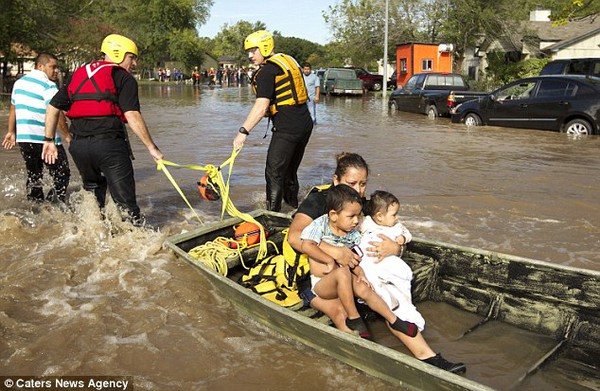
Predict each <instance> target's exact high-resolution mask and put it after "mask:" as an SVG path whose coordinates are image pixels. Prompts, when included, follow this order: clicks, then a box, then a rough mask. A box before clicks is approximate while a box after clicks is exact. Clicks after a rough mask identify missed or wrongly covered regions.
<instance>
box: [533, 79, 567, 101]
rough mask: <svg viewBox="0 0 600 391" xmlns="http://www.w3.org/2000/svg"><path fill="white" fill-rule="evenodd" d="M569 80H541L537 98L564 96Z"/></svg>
mask: <svg viewBox="0 0 600 391" xmlns="http://www.w3.org/2000/svg"><path fill="white" fill-rule="evenodd" d="M568 84H569V82H567V81H564V80H542V81H541V82H540V89H539V90H538V93H537V97H538V98H561V97H563V96H565V91H566V90H567V86H568Z"/></svg>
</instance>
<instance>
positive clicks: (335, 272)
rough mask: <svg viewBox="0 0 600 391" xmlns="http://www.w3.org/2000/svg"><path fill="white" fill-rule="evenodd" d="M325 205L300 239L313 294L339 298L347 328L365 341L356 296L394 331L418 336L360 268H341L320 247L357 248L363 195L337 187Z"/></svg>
mask: <svg viewBox="0 0 600 391" xmlns="http://www.w3.org/2000/svg"><path fill="white" fill-rule="evenodd" d="M326 205H327V210H328V213H327V214H326V215H323V216H321V217H319V218H317V219H315V220H314V221H313V222H312V223H310V224H309V225H308V226H307V227H306V228H304V230H303V231H302V234H301V236H300V237H301V239H302V252H303V253H305V254H306V255H308V257H309V263H310V274H311V276H310V277H311V286H312V291H313V293H314V294H315V295H317V296H319V297H322V298H324V299H335V298H339V299H340V301H341V302H342V305H343V307H344V310H345V311H346V313H347V316H348V317H347V319H346V326H347V327H348V329H350V330H352V331H354V332H357V333H358V334H359V335H360V336H361V337H363V338H369V337H370V334H369V331H368V329H367V327H366V325H365V323H364V321H363V320H362V318H361V317H360V314H359V313H358V310H357V308H356V305H355V303H354V295H356V296H357V297H359V298H360V299H362V300H363V301H364V302H365V303H366V304H367V305H368V306H369V307H370V308H371V309H372V310H373V311H375V312H377V313H378V314H380V315H381V316H383V317H384V318H385V320H386V321H387V322H388V324H389V325H390V327H392V328H393V329H394V330H397V331H400V332H402V333H405V334H406V333H415V334H416V332H417V330H416V329H414V330H411V329H410V327H411V325H412V324H410V323H408V322H404V321H402V320H401V319H399V318H398V317H397V316H396V315H394V313H392V311H391V310H390V308H389V307H388V306H387V304H386V303H385V302H384V301H383V300H382V299H381V297H379V296H378V295H377V294H376V293H375V291H373V289H372V288H371V285H370V284H369V283H368V281H367V280H366V278H365V275H364V272H363V270H362V268H361V267H360V266H356V267H354V268H353V269H350V268H349V267H348V266H341V265H339V264H337V263H336V261H335V259H334V258H333V257H331V256H330V255H328V254H327V253H325V252H324V251H323V250H321V248H320V247H319V244H320V243H321V241H323V242H326V243H329V244H331V245H335V246H347V247H350V248H353V247H357V245H358V244H359V243H360V238H361V234H360V231H358V229H357V228H358V226H359V222H360V216H361V210H362V200H361V197H360V195H359V194H358V193H357V192H356V190H354V189H353V188H351V187H350V186H347V185H337V186H335V187H333V188H331V189H330V190H329V193H328V194H327V200H326ZM413 336H414V334H413Z"/></svg>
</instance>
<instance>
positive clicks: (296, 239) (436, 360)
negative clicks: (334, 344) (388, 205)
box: [288, 152, 465, 373]
mask: <svg viewBox="0 0 600 391" xmlns="http://www.w3.org/2000/svg"><path fill="white" fill-rule="evenodd" d="M336 161H337V164H336V169H335V172H334V174H333V181H332V184H329V185H325V186H318V187H314V188H313V189H311V191H310V192H309V194H308V196H307V197H306V198H305V199H304V201H302V203H301V204H300V206H299V207H298V210H297V211H296V213H295V214H294V218H293V220H292V224H291V225H290V229H289V234H288V242H289V244H290V245H291V246H292V247H293V248H294V250H296V251H298V252H301V249H302V240H301V238H300V237H301V234H302V231H303V230H304V228H306V227H307V226H308V225H309V224H310V223H312V222H313V220H315V219H317V218H318V217H320V216H322V215H324V214H326V213H327V211H326V210H325V209H326V206H325V205H326V203H325V201H326V199H327V193H328V190H329V188H330V187H331V186H332V185H338V184H345V185H348V186H350V187H352V188H353V189H355V190H356V191H357V192H358V193H359V194H360V196H361V197H363V198H364V196H365V192H366V189H367V179H368V176H369V166H368V165H367V163H366V162H365V160H364V159H363V158H362V156H360V155H358V154H356V153H347V152H342V153H341V154H339V155H337V156H336ZM379 238H380V240H381V241H380V242H371V243H370V244H371V247H369V248H367V254H368V255H369V256H372V257H376V258H378V259H380V260H381V259H384V258H386V257H388V256H391V255H398V256H400V255H402V251H403V246H402V245H400V244H398V243H396V242H395V241H394V240H392V239H390V238H389V237H387V236H385V235H379ZM321 249H322V250H323V251H324V252H326V253H327V254H328V255H329V256H331V257H333V258H334V259H335V260H336V261H337V263H339V264H341V265H343V266H349V267H350V268H352V267H354V266H356V265H358V263H359V262H360V259H361V258H360V256H359V255H358V254H355V253H354V252H352V251H351V250H350V249H349V248H348V247H336V246H333V245H329V244H327V243H321ZM317 261H324V262H326V261H327V260H317ZM306 293H308V295H307V294H306ZM303 296H304V298H305V301H306V302H308V303H310V306H311V307H313V308H315V309H317V310H319V311H321V312H323V313H324V314H325V315H327V316H328V317H329V318H331V320H332V321H333V323H334V324H335V326H336V327H337V328H338V329H339V330H342V331H345V332H348V333H350V332H352V331H351V330H350V329H349V328H348V326H347V325H346V319H347V317H348V315H347V314H346V312H345V310H344V307H343V305H342V303H341V301H340V299H339V298H336V299H324V298H321V297H316V296H314V295H310V293H309V291H308V292H307V291H305V292H303ZM388 329H389V330H390V332H392V334H394V335H395V336H396V337H397V338H398V339H399V340H400V341H401V342H402V343H403V344H404V345H405V346H406V347H407V348H408V349H409V350H410V352H411V353H412V354H413V355H414V356H415V357H416V358H417V359H419V360H422V361H424V362H426V363H428V364H431V365H434V366H436V367H438V368H442V369H444V370H447V371H450V372H454V373H459V372H464V371H465V366H464V364H462V363H452V362H449V361H447V360H446V359H444V358H443V357H442V356H441V355H440V354H439V353H438V354H436V353H435V352H434V351H433V350H432V349H431V347H430V346H429V344H427V341H425V338H423V335H422V334H421V332H420V331H419V332H418V333H417V335H415V336H414V337H409V336H408V335H406V334H404V333H402V332H400V331H397V330H394V329H392V328H391V327H389V325H388Z"/></svg>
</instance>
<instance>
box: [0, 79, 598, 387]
mask: <svg viewBox="0 0 600 391" xmlns="http://www.w3.org/2000/svg"><path fill="white" fill-rule="evenodd" d="M140 88H141V94H142V99H143V101H142V111H143V114H144V116H145V119H146V121H147V123H148V125H149V127H150V129H151V132H152V134H153V136H154V138H155V140H156V142H157V144H158V145H159V147H160V148H161V149H162V151H163V152H164V153H165V156H166V159H168V160H172V161H175V162H178V163H184V164H201V165H203V164H209V163H211V164H220V163H221V162H223V161H224V160H226V159H227V158H228V157H229V155H230V154H231V148H232V142H233V138H234V137H235V135H236V132H237V129H238V128H239V126H240V124H241V123H242V122H243V120H244V118H245V115H246V114H247V112H248V110H249V108H250V106H251V104H252V101H253V100H252V95H251V93H250V91H249V90H248V89H247V88H245V87H244V88H238V87H231V88H213V89H208V88H206V87H202V88H194V87H192V86H188V85H177V86H166V85H151V86H147V85H145V86H141V87H140ZM317 115H318V121H319V125H318V126H316V127H315V130H314V133H313V136H312V139H311V142H310V144H309V146H308V149H307V152H306V156H305V159H304V161H303V164H302V166H301V168H300V171H299V177H300V181H301V186H302V189H303V190H304V191H306V190H308V189H309V188H310V186H312V185H314V184H318V183H323V182H326V181H329V180H330V178H331V175H332V172H333V169H334V164H335V162H334V155H335V154H336V153H339V152H341V151H355V152H358V153H360V154H362V155H363V156H364V157H365V159H366V160H367V162H369V164H370V168H371V176H370V181H369V192H370V191H374V190H375V189H386V190H389V191H391V192H393V193H394V194H396V195H397V196H398V198H399V199H400V201H401V204H402V207H401V215H402V217H403V219H404V221H405V224H406V225H407V226H408V227H409V228H410V230H411V231H412V232H413V234H414V235H415V236H420V237H425V238H428V239H434V240H441V241H444V242H449V243H456V244H461V245H466V246H472V247H480V248H485V249H489V250H494V251H499V252H505V253H511V254H516V255H520V256H524V257H531V258H536V259H541V260H545V261H548V262H554V263H560V264H565V265H572V266H576V267H586V268H590V269H595V270H600V255H598V254H600V241H599V240H598V234H599V232H600V210H599V209H600V207H599V203H598V199H599V196H600V185H599V182H598V180H597V177H598V172H599V171H598V170H599V169H600V155H599V154H598V150H599V147H600V138H599V137H597V136H593V137H584V138H571V137H567V136H566V135H564V134H559V133H553V132H542V131H534V130H521V129H502V128H486V127H484V128H473V129H469V128H466V127H464V126H462V125H453V124H451V123H450V122H449V120H447V119H444V118H440V119H438V120H435V121H431V120H429V119H427V117H425V116H420V115H413V114H407V113H388V110H387V105H386V104H385V102H383V101H382V100H381V99H379V98H375V97H374V96H373V95H367V96H364V97H352V98H350V97H348V98H346V97H326V98H325V99H324V101H323V103H322V104H320V105H319V106H318V114H317ZM0 128H2V129H6V112H5V111H4V112H2V114H0ZM265 130H266V122H263V123H261V124H259V125H258V126H257V128H256V129H254V131H253V132H252V134H251V136H250V137H249V138H248V144H247V145H246V146H245V147H244V149H243V150H242V152H241V153H240V155H239V156H238V158H237V160H236V163H235V166H234V172H233V176H232V178H231V189H232V198H233V200H234V202H235V204H236V206H237V207H238V209H240V210H242V211H248V210H251V209H255V208H257V207H261V206H262V205H263V204H264V163H265V156H266V150H267V145H268V142H269V138H268V137H267V138H266V139H265V138H263V135H264V134H265ZM132 142H133V149H134V152H135V155H136V160H135V162H134V164H135V166H136V179H137V183H138V189H137V191H138V198H139V201H140V206H141V208H142V210H143V212H144V213H145V214H146V215H147V217H148V219H149V221H150V223H151V224H152V225H153V226H155V227H158V228H159V229H158V230H157V231H156V232H155V231H150V230H148V231H140V230H133V229H131V228H130V227H127V226H126V225H123V224H122V223H120V222H119V219H118V218H117V217H116V215H115V213H112V212H114V210H112V209H111V208H112V206H111V207H109V210H108V216H109V219H108V220H106V221H101V220H99V211H98V210H97V207H96V206H95V204H94V202H93V199H91V197H89V195H87V194H85V193H83V192H81V191H80V188H81V181H80V179H79V178H78V176H77V175H76V173H77V171H76V169H73V172H74V178H73V181H72V185H71V188H70V191H71V193H72V195H71V200H72V209H71V210H68V211H67V210H61V209H59V208H57V207H52V206H47V205H43V206H35V205H31V204H29V203H28V202H27V201H25V189H24V182H25V170H24V167H23V163H22V161H21V157H20V155H19V152H18V151H16V150H13V151H4V150H3V151H2V152H0V172H1V173H2V175H1V178H2V179H1V180H0V181H1V183H0V189H1V191H2V193H1V194H0V196H2V198H3V202H2V206H1V207H0V220H1V224H0V233H1V234H2V236H3V238H4V240H3V242H2V244H0V249H1V251H2V255H3V262H2V263H0V283H1V284H2V287H3V288H2V290H1V291H0V327H1V328H2V336H3V338H1V339H0V374H3V375H4V374H21V375H32V374H33V375H56V374H61V375H85V374H103V375H134V376H135V383H136V384H135V385H136V387H139V388H138V389H147V390H162V389H210V390H214V389H216V390H228V389H232V388H234V387H243V388H247V389H258V388H259V387H260V388H267V389H269V388H274V387H276V386H279V385H280V384H285V385H286V388H288V389H292V390H304V389H309V388H323V387H328V388H333V389H342V388H347V389H353V390H357V389H363V390H371V389H376V388H377V389H382V390H386V389H392V388H391V387H389V386H388V385H387V384H385V383H384V382H382V381H379V380H376V379H373V378H370V377H368V376H365V375H363V374H361V373H360V372H358V371H356V370H353V369H351V368H349V367H347V366H344V365H341V364H339V363H337V362H335V361H334V360H332V359H329V358H327V357H326V356H323V355H320V354H318V353H316V352H314V351H312V350H310V349H307V348H304V347H302V346H299V345H296V344H294V343H291V342H289V341H284V340H283V339H281V338H280V337H277V336H275V335H272V334H271V333H270V331H269V330H267V329H265V328H264V327H262V326H259V325H257V324H254V323H252V322H251V321H249V320H248V319H247V318H245V317H243V316H241V315H240V314H238V313H237V312H236V311H235V310H234V309H233V308H232V307H231V305H230V304H229V302H228V301H227V300H226V298H222V297H217V296H216V295H215V294H214V293H213V291H212V289H211V286H210V283H209V282H208V281H207V280H205V279H204V278H202V277H201V276H199V275H198V274H197V273H196V272H195V271H193V270H191V268H190V267H189V266H188V265H186V264H184V263H183V262H180V261H178V260H176V259H175V258H174V257H173V256H172V255H171V254H170V253H169V252H167V251H166V250H164V249H162V246H161V244H162V241H163V240H164V238H165V237H166V236H168V235H171V234H174V233H179V232H182V231H184V230H189V229H191V228H193V227H195V226H197V224H198V223H197V222H196V221H195V219H194V216H193V214H192V213H191V211H189V210H188V209H187V208H186V207H185V204H184V203H183V201H182V200H181V198H180V197H179V195H178V194H177V193H176V192H175V190H174V189H173V188H172V187H171V185H170V184H169V182H168V181H167V180H166V178H165V177H164V176H163V174H162V173H160V172H157V171H156V167H155V165H154V164H153V162H152V160H151V158H150V156H149V155H148V153H147V151H146V150H145V149H144V147H143V146H142V145H141V143H140V142H139V141H138V140H137V139H135V137H133V136H132ZM72 167H75V166H74V165H73V166H72ZM171 172H172V173H173V175H174V176H175V177H176V179H177V181H178V183H179V184H180V186H181V187H182V189H183V191H184V192H185V194H186V195H187V196H188V197H189V199H190V200H191V201H192V204H193V205H194V207H195V208H196V210H197V211H198V213H199V214H200V215H201V216H202V217H203V218H204V219H205V220H206V221H207V222H211V221H216V220H217V219H218V216H219V212H220V206H219V205H218V204H217V203H211V202H208V201H205V200H201V199H200V198H199V197H198V195H197V188H196V181H197V179H198V177H199V176H200V175H201V173H199V172H194V171H191V170H178V169H171ZM111 211H112V212H111ZM429 322H430V324H431V322H434V320H429ZM425 335H426V336H427V331H426V334H425ZM501 343H502V342H498V343H495V342H494V341H489V344H488V346H483V347H478V348H479V351H474V352H460V355H461V357H456V354H455V353H454V354H453V352H452V351H451V346H450V347H447V346H445V347H443V349H444V351H445V352H448V355H449V356H451V357H456V358H460V359H461V360H462V361H465V362H466V363H467V364H471V365H473V363H477V361H478V353H480V352H482V353H488V354H489V353H490V352H493V351H494V349H497V348H499V345H498V344H501ZM434 348H435V346H434ZM482 349H483V351H482ZM500 375H501V374H500ZM500 375H498V374H496V375H495V376H499V377H501V376H500ZM467 376H468V374H467ZM494 381H496V380H494ZM497 381H498V382H497V383H494V384H496V385H502V384H505V383H503V381H502V380H497ZM492 385H493V384H492Z"/></svg>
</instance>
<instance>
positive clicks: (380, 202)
mask: <svg viewBox="0 0 600 391" xmlns="http://www.w3.org/2000/svg"><path fill="white" fill-rule="evenodd" d="M393 204H398V205H400V201H398V198H396V196H395V195H393V194H392V193H389V192H387V191H383V190H375V192H373V194H371V198H370V199H369V201H367V202H366V203H365V206H364V209H363V211H364V214H365V215H367V216H371V217H374V216H375V214H376V213H377V212H385V211H387V209H388V208H389V207H390V205H393Z"/></svg>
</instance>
